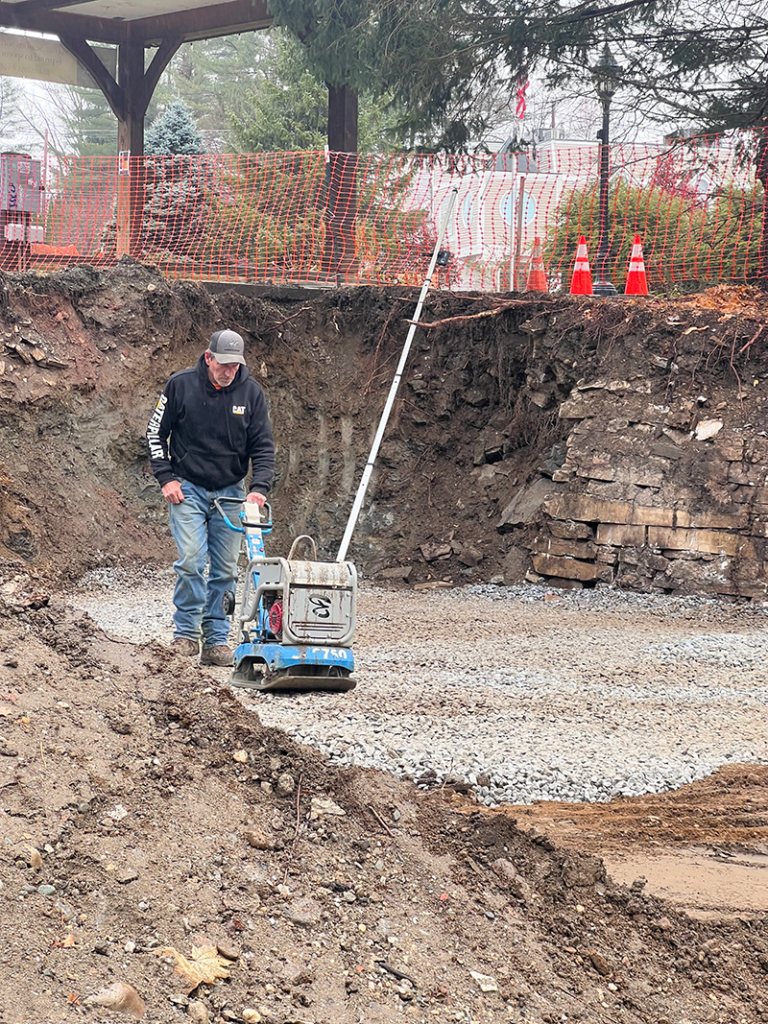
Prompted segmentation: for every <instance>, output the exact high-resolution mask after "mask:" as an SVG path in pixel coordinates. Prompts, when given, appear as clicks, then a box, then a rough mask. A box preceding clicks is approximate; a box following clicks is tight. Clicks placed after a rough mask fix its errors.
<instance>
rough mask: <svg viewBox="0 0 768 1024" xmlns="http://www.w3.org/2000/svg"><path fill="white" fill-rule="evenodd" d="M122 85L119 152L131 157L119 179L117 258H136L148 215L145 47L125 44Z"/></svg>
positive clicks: (119, 64)
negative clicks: (145, 184) (142, 227)
mask: <svg viewBox="0 0 768 1024" xmlns="http://www.w3.org/2000/svg"><path fill="white" fill-rule="evenodd" d="M117 67H118V72H117V75H118V79H117V80H118V85H119V86H120V88H121V90H122V92H123V96H124V97H125V102H124V104H123V109H122V110H121V112H120V115H118V121H117V149H118V153H119V154H121V156H122V159H121V160H120V163H121V164H122V163H123V161H124V160H125V156H124V154H128V157H127V161H128V168H127V171H128V172H127V173H124V171H125V167H124V166H120V167H119V168H118V176H117V255H118V257H120V256H126V255H128V256H130V255H135V254H136V250H137V245H138V242H139V239H140V237H141V222H142V217H143V214H144V160H143V157H144V114H145V113H146V109H147V104H146V103H145V102H144V91H145V90H144V44H143V43H132V42H127V43H121V44H120V48H119V50H118V56H117Z"/></svg>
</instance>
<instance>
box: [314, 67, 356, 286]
mask: <svg viewBox="0 0 768 1024" xmlns="http://www.w3.org/2000/svg"><path fill="white" fill-rule="evenodd" d="M328 149H329V154H328V157H329V159H328V166H327V168H326V186H327V187H326V232H325V244H324V246H323V257H322V260H321V271H322V274H323V276H324V277H330V278H335V279H336V282H337V283H339V282H340V281H343V280H344V279H345V278H346V277H347V276H349V275H350V274H352V273H354V266H355V257H356V246H355V222H356V219H357V191H356V189H357V93H356V92H354V91H353V90H352V89H350V88H349V86H346V85H343V86H341V87H340V88H335V87H333V86H330V85H329V86H328Z"/></svg>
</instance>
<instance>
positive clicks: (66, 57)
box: [0, 32, 117, 89]
mask: <svg viewBox="0 0 768 1024" xmlns="http://www.w3.org/2000/svg"><path fill="white" fill-rule="evenodd" d="M91 49H92V50H93V52H94V53H95V54H96V56H97V57H98V58H99V60H100V61H101V63H102V64H103V65H104V67H105V68H106V69H107V71H109V73H110V74H111V75H112V77H113V78H115V77H116V74H117V48H116V47H108V46H93V47H91ZM0 75H5V76H8V77H9V78H34V79H36V80H38V81H42V82H60V83H61V84H62V85H81V86H84V87H85V88H86V89H98V85H97V84H96V83H95V82H94V80H93V79H92V78H91V76H90V75H89V74H88V72H87V71H86V70H85V68H84V67H83V65H82V64H81V63H80V62H79V61H78V60H77V59H76V58H75V57H73V56H72V54H71V53H70V52H69V50H67V48H66V47H65V46H63V45H62V44H61V43H59V42H57V41H56V40H55V39H37V38H35V37H33V36H21V35H16V34H15V33H14V32H0Z"/></svg>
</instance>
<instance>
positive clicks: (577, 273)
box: [571, 235, 592, 295]
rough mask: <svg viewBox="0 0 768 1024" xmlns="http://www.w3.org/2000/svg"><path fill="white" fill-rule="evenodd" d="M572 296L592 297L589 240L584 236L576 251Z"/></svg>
mask: <svg viewBox="0 0 768 1024" xmlns="http://www.w3.org/2000/svg"><path fill="white" fill-rule="evenodd" d="M571 295H592V271H591V270H590V269H589V256H588V255H587V240H586V238H585V237H584V235H582V236H581V238H580V239H579V247H578V249H577V250H576V262H575V263H574V265H573V277H572V278H571Z"/></svg>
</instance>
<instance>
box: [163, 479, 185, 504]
mask: <svg viewBox="0 0 768 1024" xmlns="http://www.w3.org/2000/svg"><path fill="white" fill-rule="evenodd" d="M160 489H161V490H162V492H163V497H164V498H165V500H166V501H167V502H168V504H169V505H180V504H181V502H182V501H184V495H183V494H182V492H181V484H180V483H179V481H178V480H169V481H168V483H167V484H163V486H162V487H161V488H160Z"/></svg>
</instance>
